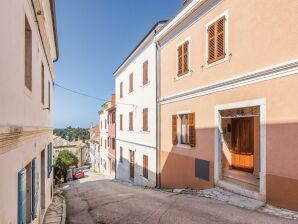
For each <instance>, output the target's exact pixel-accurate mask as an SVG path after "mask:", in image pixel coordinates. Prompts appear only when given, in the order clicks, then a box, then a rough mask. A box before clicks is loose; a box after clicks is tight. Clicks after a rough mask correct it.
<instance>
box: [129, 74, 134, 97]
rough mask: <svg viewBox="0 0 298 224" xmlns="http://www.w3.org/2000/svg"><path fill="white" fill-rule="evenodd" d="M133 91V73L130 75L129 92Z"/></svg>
mask: <svg viewBox="0 0 298 224" xmlns="http://www.w3.org/2000/svg"><path fill="white" fill-rule="evenodd" d="M132 91H133V73H131V74H130V75H129V92H130V93H131V92H132Z"/></svg>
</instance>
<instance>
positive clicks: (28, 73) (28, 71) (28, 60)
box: [25, 17, 32, 91]
mask: <svg viewBox="0 0 298 224" xmlns="http://www.w3.org/2000/svg"><path fill="white" fill-rule="evenodd" d="M25 86H26V87H27V89H29V90H30V91H32V30H31V27H30V24H29V21H28V19H27V17H25Z"/></svg>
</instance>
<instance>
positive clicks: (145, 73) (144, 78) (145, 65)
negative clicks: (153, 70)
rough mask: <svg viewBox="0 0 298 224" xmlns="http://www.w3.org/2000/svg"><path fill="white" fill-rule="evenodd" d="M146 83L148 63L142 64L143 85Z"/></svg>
mask: <svg viewBox="0 0 298 224" xmlns="http://www.w3.org/2000/svg"><path fill="white" fill-rule="evenodd" d="M147 83H148V61H145V62H144V63H143V85H146V84H147Z"/></svg>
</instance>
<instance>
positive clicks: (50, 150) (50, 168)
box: [48, 143, 52, 178]
mask: <svg viewBox="0 0 298 224" xmlns="http://www.w3.org/2000/svg"><path fill="white" fill-rule="evenodd" d="M51 172H52V143H49V144H48V178H49V177H50V176H51Z"/></svg>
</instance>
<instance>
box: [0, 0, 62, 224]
mask: <svg viewBox="0 0 298 224" xmlns="http://www.w3.org/2000/svg"><path fill="white" fill-rule="evenodd" d="M34 2H37V1H34ZM38 2H39V3H40V1H38ZM43 2H44V1H43ZM44 6H45V7H44V8H43V9H42V11H43V13H45V14H46V15H47V19H49V16H48V15H50V12H48V10H49V7H48V6H49V5H48V2H47V3H46V4H44ZM25 15H26V16H27V18H28V21H29V24H30V27H31V30H32V91H31V92H30V91H29V90H28V89H27V88H26V87H25V58H24V56H25ZM40 18H42V16H40ZM46 23H47V25H46V27H43V30H48V31H47V33H53V29H52V27H50V25H51V24H50V23H49V22H46ZM0 30H1V35H0V48H1V54H0V170H1V171H2V172H3V174H4V176H3V178H2V179H1V181H0V202H2V203H0V223H17V217H18V215H17V214H18V213H17V212H18V210H17V203H18V172H19V171H20V170H21V169H22V168H24V167H25V166H26V165H27V164H28V163H30V162H31V161H32V159H33V158H35V157H36V159H37V160H36V163H37V167H36V168H37V177H38V183H37V184H38V185H37V186H39V189H38V196H37V200H38V203H37V218H36V219H35V220H34V222H35V223H38V222H40V221H41V218H42V216H41V207H40V205H41V201H40V199H41V151H42V150H43V149H45V177H46V178H45V179H46V181H45V194H46V196H45V205H46V208H47V207H48V205H49V204H50V202H51V186H52V175H51V177H50V178H48V175H47V158H48V157H47V147H46V146H47V145H48V144H49V143H50V142H51V141H52V112H53V104H52V97H53V88H52V86H51V87H50V88H51V97H50V102H51V103H50V104H51V110H47V109H44V108H47V107H48V106H49V105H48V81H50V82H51V83H53V80H52V78H53V76H51V72H50V69H51V67H53V62H52V61H53V60H54V59H55V58H54V57H56V52H53V49H55V46H53V41H52V39H53V37H54V35H53V34H51V35H49V36H48V37H47V38H48V41H49V42H47V43H44V46H45V47H46V51H51V52H53V53H52V56H53V58H50V60H47V57H46V53H45V52H44V48H43V43H42V42H41V38H40V36H39V35H40V34H39V32H38V27H37V23H36V22H35V18H34V11H33V7H32V5H31V1H27V0H3V1H0ZM50 42H51V43H50ZM49 48H51V49H49ZM41 62H43V64H44V72H45V83H44V87H45V89H44V93H45V103H44V105H42V103H41Z"/></svg>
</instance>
